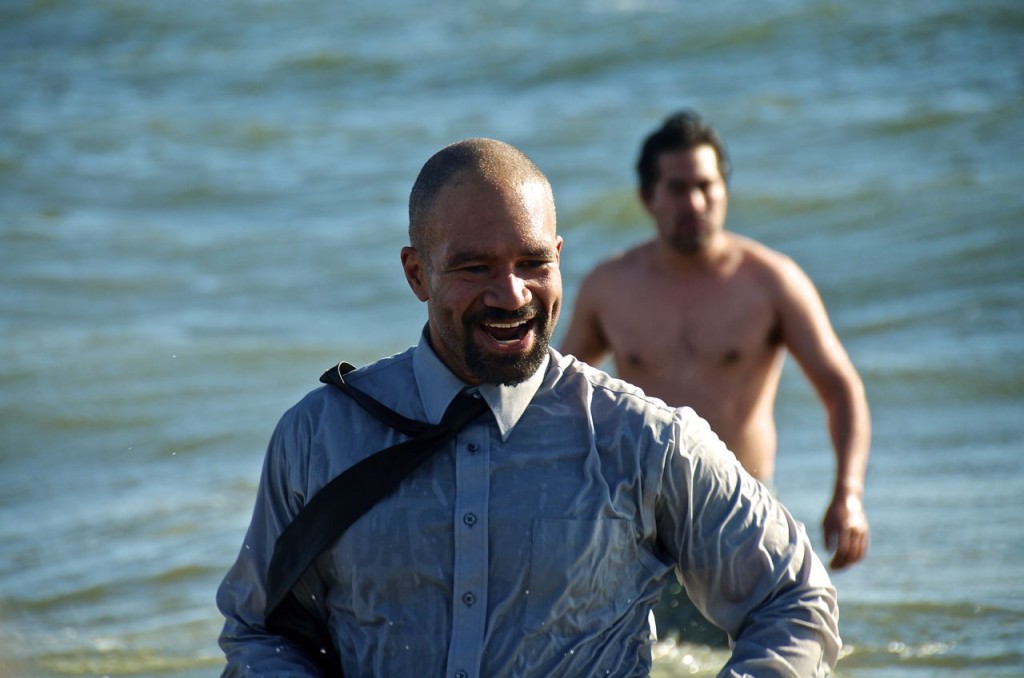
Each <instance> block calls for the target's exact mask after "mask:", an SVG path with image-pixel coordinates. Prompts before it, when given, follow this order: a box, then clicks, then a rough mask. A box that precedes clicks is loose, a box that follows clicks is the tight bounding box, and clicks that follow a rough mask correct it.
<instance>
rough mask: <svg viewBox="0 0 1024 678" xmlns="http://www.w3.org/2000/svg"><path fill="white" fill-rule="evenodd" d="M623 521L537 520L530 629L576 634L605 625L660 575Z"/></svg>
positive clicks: (530, 580)
mask: <svg viewBox="0 0 1024 678" xmlns="http://www.w3.org/2000/svg"><path fill="white" fill-rule="evenodd" d="M645 555H646V552H643V551H642V549H640V548H639V547H638V546H637V544H636V542H635V541H634V539H633V530H632V526H631V524H630V522H629V521H628V520H623V519H605V520H569V519H551V518H538V519H536V520H534V521H533V535H532V544H531V554H530V572H529V576H528V578H527V581H528V584H529V586H528V589H527V591H528V592H527V594H526V596H527V600H526V611H525V615H524V618H523V623H524V627H525V630H526V632H527V633H550V634H554V635H559V636H573V635H578V634H580V633H583V632H587V631H594V630H598V629H601V628H604V627H606V626H607V625H608V623H609V622H610V621H611V620H613V619H616V618H618V617H619V616H621V615H622V614H623V613H624V612H625V611H626V610H627V609H628V608H629V607H630V606H631V605H633V604H634V603H635V601H636V599H637V596H638V595H639V594H640V591H641V590H642V587H643V583H644V582H645V581H649V579H650V578H651V577H652V576H655V573H654V571H653V567H655V563H654V561H653V560H652V563H650V567H648V566H647V564H646V560H647V559H646V558H644V556H645Z"/></svg>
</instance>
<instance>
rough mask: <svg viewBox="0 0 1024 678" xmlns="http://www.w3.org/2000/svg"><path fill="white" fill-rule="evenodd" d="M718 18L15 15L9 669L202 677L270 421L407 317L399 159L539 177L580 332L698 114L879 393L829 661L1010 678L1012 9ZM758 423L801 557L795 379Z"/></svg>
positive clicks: (801, 469) (8, 66)
mask: <svg viewBox="0 0 1024 678" xmlns="http://www.w3.org/2000/svg"><path fill="white" fill-rule="evenodd" d="M704 4H705V5H708V6H702V5H700V4H698V3H681V2H678V3H677V2H668V1H661V0H657V1H653V0H652V1H648V0H590V1H585V0H576V1H572V2H567V3H549V4H542V3H521V2H511V1H507V0H504V1H503V0H499V1H497V2H495V1H493V0H492V1H489V2H482V1H470V2H465V3H458V6H457V7H456V6H452V5H449V6H437V5H436V3H435V4H423V3H413V2H404V1H401V0H382V1H381V2H376V3H369V4H365V5H362V6H354V3H337V2H326V1H324V0H296V1H294V2H287V3H286V2H274V1H272V0H246V1H242V0H225V1H223V2H207V3H177V2H168V1H166V0H154V1H150V2H130V1H128V0H119V1H115V0H95V1H93V2H88V3H84V2H83V3H77V2H76V3H72V2H42V1H28V0H24V1H18V0H14V1H13V2H7V3H4V4H3V5H2V6H0V62H2V63H3V68H2V69H0V386H2V388H0V674H2V675H5V676H6V675H10V676H14V677H16V678H22V677H29V676H43V677H47V676H175V677H181V678H185V677H192V676H208V675H215V674H216V673H217V672H218V671H219V668H220V666H221V664H222V658H221V655H220V652H219V650H218V649H217V647H216V643H215V638H216V635H217V633H218V631H219V628H220V624H221V621H220V618H219V615H218V613H217V611H216V609H215V607H214V605H213V593H214V590H215V588H216V585H217V583H218V581H219V579H220V577H221V576H223V573H224V572H225V570H226V569H227V567H228V566H229V564H230V563H231V562H232V560H233V558H234V556H235V552H236V550H237V548H238V546H239V544H240V541H241V538H242V534H243V531H244V528H245V525H246V524H247V522H248V514H249V511H250V509H251V504H252V500H253V495H254V492H255V484H256V481H257V476H258V472H259V467H260V462H261V457H262V452H263V448H264V446H265V444H266V440H267V438H268V436H269V434H270V431H271V428H272V426H273V424H274V422H275V421H276V419H277V417H278V416H279V415H280V414H281V412H282V411H283V410H284V409H285V408H286V407H288V406H289V405H291V404H292V403H293V402H294V401H295V400H296V399H297V398H298V397H300V396H301V395H302V394H303V393H305V392H306V391H307V390H308V389H310V388H313V387H314V386H315V385H316V379H317V377H318V376H319V374H320V372H321V371H322V369H324V368H325V367H326V366H328V365H330V364H332V363H333V362H335V361H337V360H339V359H347V360H349V361H350V362H355V363H359V362H365V361H369V360H371V359H373V358H375V357H377V356H380V355H382V354H386V353H391V352H394V351H397V350H400V349H402V348H404V347H405V346H407V345H408V344H410V343H412V342H413V341H414V340H415V338H416V336H417V333H418V331H419V328H420V326H421V325H422V323H423V321H424V313H423V309H422V307H421V306H420V305H419V304H418V302H416V301H415V299H414V298H413V297H412V295H411V294H410V293H409V291H408V288H407V286H406V284H405V282H404V280H403V279H402V276H401V273H400V269H399V266H398V248H399V247H400V246H401V245H402V244H403V243H404V238H405V201H406V198H407V195H408V190H409V188H410V187H411V184H412V181H413V179H414V177H415V174H416V172H417V171H418V169H419V167H420V165H421V164H422V163H423V162H424V161H425V160H426V158H427V157H428V156H429V155H430V154H431V153H432V152H433V151H435V150H436V149H437V148H440V147H441V146H442V145H445V144H447V143H450V142H451V141H454V140H456V139H459V138H464V137H468V136H492V137H497V138H501V139H505V140H507V141H510V142H512V143H514V144H516V145H518V146H520V147H521V148H523V149H524V150H525V151H526V152H527V153H528V154H530V155H531V156H532V157H533V158H534V159H535V160H536V161H537V163H538V164H539V165H540V166H541V168H542V169H544V170H545V171H546V172H547V173H548V175H549V176H550V178H551V180H552V183H553V185H554V188H555V192H556V199H557V201H558V206H559V223H560V228H561V230H562V232H563V234H564V235H565V238H566V244H565V248H564V250H563V262H562V265H563V275H564V277H565V284H566V295H567V299H566V303H567V307H568V306H570V305H571V302H572V298H573V296H574V294H575V290H576V286H577V284H578V282H579V279H580V277H581V276H582V275H583V274H584V273H585V272H586V271H587V270H588V269H589V267H590V266H592V265H593V264H594V263H595V262H596V261H597V260H599V259H600V258H602V257H604V256H607V255H609V254H611V253H612V252H614V251H616V250H618V249H621V248H623V247H625V246H627V245H629V244H631V243H634V242H636V241H638V240H639V239H641V238H644V237H646V236H647V235H648V234H649V233H650V226H649V225H648V224H647V222H646V220H645V218H644V216H643V214H642V213H641V211H640V210H639V208H638V206H637V204H636V201H635V198H634V188H633V185H634V179H633V175H632V165H633V162H634V159H635V155H636V151H637V146H638V144H639V141H640V139H641V137H642V136H643V135H644V134H645V133H646V132H647V131H649V130H650V129H651V128H652V127H653V126H654V125H656V124H657V122H658V121H659V120H660V118H662V117H663V116H664V115H665V114H667V113H668V112H670V111H672V110H674V109H676V108H679V107H682V106H692V107H695V108H698V109H699V110H701V111H703V112H704V113H706V114H707V115H708V116H709V117H711V118H712V119H713V120H714V121H715V122H716V123H717V124H718V125H719V127H720V128H721V130H722V132H723V134H724V136H725V138H726V140H727V143H728V145H729V147H730V150H731V153H732V156H733V161H734V165H735V174H734V177H733V182H732V203H731V207H732V210H731V216H730V225H731V227H732V228H733V229H734V230H736V231H739V232H743V233H746V234H749V235H751V236H752V237H754V238H757V239H759V240H762V241H764V242H766V243H767V244H769V245H771V246H772V247H775V248H777V249H780V250H782V251H784V252H786V253H787V254H789V255H791V256H792V257H794V258H795V259H796V260H797V261H798V262H799V263H800V264H801V265H803V266H804V268H805V269H806V270H807V271H808V272H809V273H810V274H811V276H812V277H813V278H814V279H815V281H816V282H817V283H818V285H819V288H820V291H821V293H822V296H823V297H824V298H825V301H826V304H827V305H828V307H829V309H830V312H831V314H832V318H833V321H834V323H835V325H836V327H837V329H838V331H839V333H840V335H841V336H842V338H843V340H844V343H845V344H846V346H847V348H848V350H849V351H850V353H851V355H852V357H853V358H854V361H855V362H856V364H857V365H858V367H859V368H860V370H861V372H862V374H863V376H864V379H865V382H866V384H867V387H868V391H869V396H870V399H871V404H872V410H873V415H874V447H873V456H872V466H871V471H870V477H869V486H868V493H867V502H868V510H869V515H870V517H871V519H872V526H873V543H872V551H871V554H870V556H869V559H868V560H867V561H866V562H864V563H863V564H861V565H859V566H857V567H856V568H854V569H853V570H851V571H850V572H847V573H842V574H839V575H837V576H836V577H835V582H836V584H837V586H838V588H839V592H840V597H841V609H842V619H841V627H842V634H843V637H844V640H845V641H846V643H847V646H846V648H845V649H844V656H843V659H842V660H841V662H840V665H839V670H838V674H839V675H840V676H847V677H871V678H902V677H907V678H918V677H920V678H925V677H933V676H964V677H967V676H1020V675H1022V672H1024V669H1022V667H1024V642H1022V640H1021V639H1022V638H1024V587H1022V582H1024V566H1022V565H1021V563H1022V561H1024V530H1022V528H1021V527H1020V515H1021V512H1022V509H1024V475H1022V473H1024V468H1022V467H1024V461H1022V460H1024V449H1022V443H1021V440H1022V437H1024V436H1022V434H1024V424H1022V413H1024V361H1022V359H1024V342H1022V340H1021V337H1022V334H1024V332H1022V330H1024V274H1022V271H1024V235H1022V229H1021V225H1022V223H1024V197H1022V195H1024V194H1022V192H1021V189H1020V186H1021V185H1022V184H1024V164H1022V161H1021V155H1020V151H1021V149H1022V148H1024V119H1022V111H1024V58H1022V57H1024V54H1022V47H1021V44H1022V43H1021V41H1020V35H1021V34H1022V31H1024V6H1022V5H1021V4H1020V3H1018V2H1013V1H1012V0H1006V1H1002V2H997V1H995V0H979V1H977V2H971V3H963V2H958V1H954V0H908V1H907V2H899V3H892V2H880V1H878V0H865V1H864V2H860V3H840V2H834V1H827V0H769V1H767V2H762V3H742V2H738V1H737V0H725V1H723V2H719V3H704ZM778 413H779V420H780V421H779V424H780V450H781V451H780V459H779V468H778V477H777V484H778V487H779V491H780V495H781V497H782V499H783V500H784V501H785V502H786V503H787V504H788V505H789V506H790V507H791V509H792V510H793V511H794V513H795V514H796V515H797V517H798V518H800V519H801V520H803V521H804V522H806V523H807V525H808V529H809V530H810V532H811V533H812V535H813V536H814V538H815V539H819V540H820V537H819V535H818V531H819V530H818V523H819V521H820V518H821V514H822V512H823V510H824V507H825V503H826V500H827V496H828V492H829V487H830V477H831V474H832V468H833V466H832V459H831V453H830V452H829V449H830V447H829V443H828V437H827V434H826V432H825V426H824V420H823V414H822V412H821V409H820V406H819V405H818V404H817V402H816V400H815V398H814V395H813V393H812V392H811V391H810V389H809V387H808V386H807V385H806V383H805V382H804V381H803V380H802V379H801V377H800V376H799V374H798V373H797V372H796V371H795V370H794V369H792V368H791V367H787V371H786V373H785V375H784V379H783V386H782V393H781V395H780V398H779V406H778ZM658 657H659V659H658V662H657V666H656V673H657V675H659V676H683V675H706V676H707V675H714V673H715V672H716V670H717V667H718V666H720V665H721V663H722V662H723V661H724V659H725V655H724V654H723V653H722V652H721V651H715V650H710V649H708V648H703V647H700V646H694V645H685V644H684V645H681V646H672V645H669V644H663V645H661V646H659V648H658Z"/></svg>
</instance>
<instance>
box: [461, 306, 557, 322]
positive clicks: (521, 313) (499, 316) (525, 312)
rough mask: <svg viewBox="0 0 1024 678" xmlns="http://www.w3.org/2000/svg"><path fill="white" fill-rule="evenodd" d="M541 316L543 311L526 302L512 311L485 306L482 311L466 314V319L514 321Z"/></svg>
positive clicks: (476, 320) (474, 320) (473, 320)
mask: <svg viewBox="0 0 1024 678" xmlns="http://www.w3.org/2000/svg"><path fill="white" fill-rule="evenodd" d="M541 316H543V311H542V310H541V309H540V308H539V307H537V306H534V305H533V304H528V305H526V306H523V307H521V308H517V309H516V310H514V311H508V310H505V309H503V308H487V309H484V310H482V311H477V312H475V313H472V314H470V315H467V316H466V320H467V321H469V322H471V323H485V322H496V323H502V322H514V321H516V320H529V319H530V318H537V317H541Z"/></svg>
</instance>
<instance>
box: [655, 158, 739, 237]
mask: <svg viewBox="0 0 1024 678" xmlns="http://www.w3.org/2000/svg"><path fill="white" fill-rule="evenodd" d="M641 197H642V200H643V203H644V207H645V208H646V210H647V213H648V214H650V215H651V217H652V218H653V219H654V222H655V225H656V226H657V228H658V237H659V238H660V239H661V241H662V242H664V243H665V244H667V245H668V246H669V247H671V248H672V249H673V250H675V251H677V252H680V253H682V254H695V253H698V252H701V251H703V250H704V249H706V248H707V247H708V245H709V244H710V243H712V242H713V241H714V239H715V238H716V237H717V236H718V235H719V234H721V233H722V232H723V230H724V229H725V215H726V211H727V210H728V205H729V195H728V190H727V189H726V185H725V179H724V178H723V177H722V175H721V173H720V172H719V169H718V157H717V155H716V154H715V149H714V148H712V147H711V146H707V145H705V146H697V147H696V148H689V149H683V150H679V151H669V152H666V153H662V154H661V155H659V156H658V182H657V183H656V184H655V185H654V188H653V189H652V190H651V191H650V193H649V194H648V195H647V196H641Z"/></svg>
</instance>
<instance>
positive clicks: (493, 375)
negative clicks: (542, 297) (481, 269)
mask: <svg viewBox="0 0 1024 678" xmlns="http://www.w3.org/2000/svg"><path fill="white" fill-rule="evenodd" d="M533 310H534V309H530V308H521V309H519V310H518V311H512V312H505V311H496V310H491V311H489V312H487V313H478V314H475V315H474V316H472V317H468V318H465V319H464V320H463V330H464V332H465V337H466V339H465V345H464V346H463V349H464V355H465V358H464V359H465V361H466V368H467V369H468V370H469V371H470V373H471V374H472V375H473V376H475V377H476V378H477V379H479V380H480V381H482V382H484V383H486V384H501V385H503V386H515V385H516V384H521V383H522V382H524V381H526V380H527V379H529V378H530V377H531V376H532V375H533V373H534V372H536V371H537V368H539V367H540V366H541V365H542V364H543V363H544V358H545V357H546V356H547V354H548V346H549V345H550V342H551V329H552V328H551V316H550V315H548V313H547V312H546V311H544V309H540V308H538V309H536V312H535V314H534V316H533V323H534V334H535V335H536V337H537V341H536V342H535V343H534V347H533V348H532V349H530V350H529V351H527V352H526V353H523V354H519V355H504V354H489V353H484V352H483V351H481V350H480V347H478V346H477V345H476V343H475V342H474V341H473V330H474V328H475V327H476V326H477V325H478V324H479V323H481V322H484V321H487V320H490V321H496V322H509V321H513V320H518V319H521V318H524V317H526V316H529V315H530V313H531V312H532V311H533Z"/></svg>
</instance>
